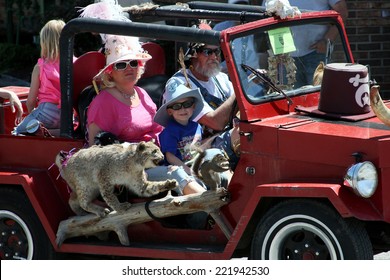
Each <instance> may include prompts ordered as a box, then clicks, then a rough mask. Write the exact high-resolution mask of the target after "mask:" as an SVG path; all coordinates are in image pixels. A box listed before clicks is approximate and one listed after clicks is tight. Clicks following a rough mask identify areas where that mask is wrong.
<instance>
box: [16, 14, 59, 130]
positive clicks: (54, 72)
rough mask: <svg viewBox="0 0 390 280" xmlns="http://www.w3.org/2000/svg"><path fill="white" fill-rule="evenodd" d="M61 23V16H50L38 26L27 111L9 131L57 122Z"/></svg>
mask: <svg viewBox="0 0 390 280" xmlns="http://www.w3.org/2000/svg"><path fill="white" fill-rule="evenodd" d="M64 26H65V22H64V21H62V20H50V21H48V22H47V23H46V24H45V26H43V28H42V29H41V32H40V34H39V36H40V45H41V57H40V58H39V59H38V63H37V64H36V65H35V66H34V69H33V72H32V75H31V85H30V91H29V94H28V98H27V103H26V105H27V110H28V113H29V115H28V116H27V117H26V118H25V119H24V120H23V121H22V122H21V123H20V124H19V125H18V126H17V127H16V128H15V130H14V132H13V134H15V135H19V134H34V133H36V132H37V131H39V128H40V127H41V126H44V127H45V128H49V129H53V128H59V126H60V115H61V90H60V70H59V58H60V46H59V41H60V34H61V31H62V29H63V27H64Z"/></svg>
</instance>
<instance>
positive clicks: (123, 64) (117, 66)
mask: <svg viewBox="0 0 390 280" xmlns="http://www.w3.org/2000/svg"><path fill="white" fill-rule="evenodd" d="M126 67H127V63H126V62H118V63H115V69H116V70H125V69H126Z"/></svg>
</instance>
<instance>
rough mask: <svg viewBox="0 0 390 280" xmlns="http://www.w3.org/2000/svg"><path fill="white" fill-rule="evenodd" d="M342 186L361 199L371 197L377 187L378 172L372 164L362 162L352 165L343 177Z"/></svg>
mask: <svg viewBox="0 0 390 280" xmlns="http://www.w3.org/2000/svg"><path fill="white" fill-rule="evenodd" d="M344 185H346V186H348V187H351V188H352V189H353V191H354V192H355V193H356V194H357V195H359V196H361V197H364V198H369V197H371V196H372V195H373V194H374V192H375V190H376V188H377V186H378V172H377V171H376V168H375V166H374V164H373V163H372V162H370V161H364V162H359V163H356V164H354V165H352V166H351V167H350V168H349V169H348V171H347V174H346V175H345V177H344Z"/></svg>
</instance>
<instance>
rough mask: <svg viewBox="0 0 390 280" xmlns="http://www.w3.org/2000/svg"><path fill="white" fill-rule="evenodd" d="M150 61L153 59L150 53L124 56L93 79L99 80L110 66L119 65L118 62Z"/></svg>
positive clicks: (108, 65)
mask: <svg viewBox="0 0 390 280" xmlns="http://www.w3.org/2000/svg"><path fill="white" fill-rule="evenodd" d="M150 59H152V56H151V55H150V54H148V53H136V54H134V53H132V54H127V55H125V56H122V57H120V58H118V59H116V60H114V61H112V62H111V63H109V64H107V65H106V66H104V68H103V69H101V70H100V71H99V73H97V74H96V75H95V77H94V78H93V79H94V80H96V79H99V78H100V76H101V75H102V74H103V73H104V72H105V71H106V70H107V68H108V67H110V65H113V64H115V63H117V62H119V61H126V60H140V61H142V62H146V61H148V60H150Z"/></svg>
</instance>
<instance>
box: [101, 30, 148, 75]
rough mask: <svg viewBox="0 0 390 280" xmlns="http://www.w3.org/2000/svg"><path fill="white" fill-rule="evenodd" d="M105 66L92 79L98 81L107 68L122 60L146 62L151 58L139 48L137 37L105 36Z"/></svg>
mask: <svg viewBox="0 0 390 280" xmlns="http://www.w3.org/2000/svg"><path fill="white" fill-rule="evenodd" d="M105 55H106V66H105V67H104V68H103V69H102V70H100V72H99V73H98V74H97V75H96V76H95V77H94V79H99V78H100V76H101V75H102V74H103V73H104V72H105V71H106V70H107V68H108V67H109V66H111V65H113V64H114V63H116V62H119V61H123V60H139V61H142V62H144V63H145V62H146V61H148V60H149V59H151V58H152V56H151V55H150V54H148V53H147V52H145V51H144V49H143V48H142V47H141V44H140V42H139V39H138V37H130V36H118V35H107V41H106V44H105Z"/></svg>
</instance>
